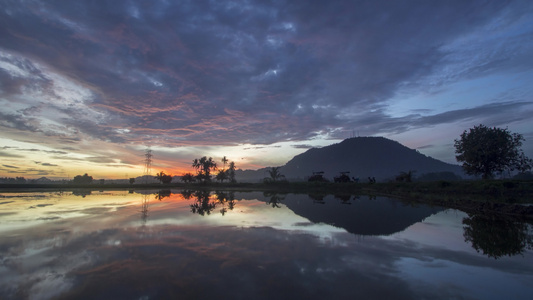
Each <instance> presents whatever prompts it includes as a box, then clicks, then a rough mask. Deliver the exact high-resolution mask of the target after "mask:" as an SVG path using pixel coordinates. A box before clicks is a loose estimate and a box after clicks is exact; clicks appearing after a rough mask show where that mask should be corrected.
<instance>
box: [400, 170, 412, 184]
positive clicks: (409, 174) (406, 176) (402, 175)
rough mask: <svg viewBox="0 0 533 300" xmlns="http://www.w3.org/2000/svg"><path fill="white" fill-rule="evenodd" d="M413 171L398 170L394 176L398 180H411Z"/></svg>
mask: <svg viewBox="0 0 533 300" xmlns="http://www.w3.org/2000/svg"><path fill="white" fill-rule="evenodd" d="M413 173H414V172H413V171H411V170H409V172H400V175H398V176H396V181H398V182H411V181H412V180H413Z"/></svg>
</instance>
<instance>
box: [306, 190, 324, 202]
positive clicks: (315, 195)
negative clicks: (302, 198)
mask: <svg viewBox="0 0 533 300" xmlns="http://www.w3.org/2000/svg"><path fill="white" fill-rule="evenodd" d="M308 196H309V198H311V199H313V203H319V204H325V203H326V202H324V197H326V195H325V194H321V193H313V194H308Z"/></svg>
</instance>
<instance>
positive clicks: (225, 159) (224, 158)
mask: <svg viewBox="0 0 533 300" xmlns="http://www.w3.org/2000/svg"><path fill="white" fill-rule="evenodd" d="M227 163H228V159H227V158H226V157H225V156H224V157H222V164H224V167H223V168H222V170H223V171H224V170H226V164H227Z"/></svg>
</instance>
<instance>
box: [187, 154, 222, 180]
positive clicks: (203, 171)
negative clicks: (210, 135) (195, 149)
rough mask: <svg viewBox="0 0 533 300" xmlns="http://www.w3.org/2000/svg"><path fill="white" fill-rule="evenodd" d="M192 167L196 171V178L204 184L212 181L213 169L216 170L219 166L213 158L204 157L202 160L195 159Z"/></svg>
mask: <svg viewBox="0 0 533 300" xmlns="http://www.w3.org/2000/svg"><path fill="white" fill-rule="evenodd" d="M192 167H193V168H195V169H196V171H197V173H198V174H197V175H196V178H198V180H200V181H203V182H209V181H211V169H213V170H214V169H216V168H217V164H216V163H215V161H214V160H213V158H211V157H209V158H207V157H205V156H204V157H202V158H200V159H194V160H193V162H192Z"/></svg>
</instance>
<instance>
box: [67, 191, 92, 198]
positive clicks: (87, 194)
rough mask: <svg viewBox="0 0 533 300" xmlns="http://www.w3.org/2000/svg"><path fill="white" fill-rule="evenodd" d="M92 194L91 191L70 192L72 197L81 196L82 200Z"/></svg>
mask: <svg viewBox="0 0 533 300" xmlns="http://www.w3.org/2000/svg"><path fill="white" fill-rule="evenodd" d="M91 193H92V191H91V190H74V191H72V195H76V196H81V197H82V198H85V197H86V196H89V195H90V194H91Z"/></svg>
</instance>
